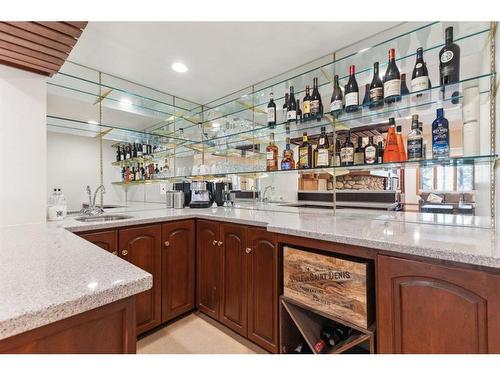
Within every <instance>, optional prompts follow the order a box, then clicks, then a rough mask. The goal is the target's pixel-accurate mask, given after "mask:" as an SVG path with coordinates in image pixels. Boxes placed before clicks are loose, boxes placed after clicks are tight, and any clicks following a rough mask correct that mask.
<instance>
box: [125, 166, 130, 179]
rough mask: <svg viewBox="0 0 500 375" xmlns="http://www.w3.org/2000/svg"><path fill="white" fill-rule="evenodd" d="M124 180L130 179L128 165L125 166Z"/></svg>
mask: <svg viewBox="0 0 500 375" xmlns="http://www.w3.org/2000/svg"><path fill="white" fill-rule="evenodd" d="M125 181H126V182H129V181H130V167H126V168H125Z"/></svg>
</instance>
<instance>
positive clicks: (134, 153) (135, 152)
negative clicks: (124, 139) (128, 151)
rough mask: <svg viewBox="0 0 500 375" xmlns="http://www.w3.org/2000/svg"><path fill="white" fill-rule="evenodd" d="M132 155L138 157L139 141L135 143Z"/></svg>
mask: <svg viewBox="0 0 500 375" xmlns="http://www.w3.org/2000/svg"><path fill="white" fill-rule="evenodd" d="M132 157H133V158H136V157H137V143H134V146H133V147H132Z"/></svg>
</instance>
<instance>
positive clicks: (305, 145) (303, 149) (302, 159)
mask: <svg viewBox="0 0 500 375" xmlns="http://www.w3.org/2000/svg"><path fill="white" fill-rule="evenodd" d="M299 168H312V146H311V144H310V143H309V142H308V141H307V132H304V134H303V135H302V144H301V145H300V146H299Z"/></svg>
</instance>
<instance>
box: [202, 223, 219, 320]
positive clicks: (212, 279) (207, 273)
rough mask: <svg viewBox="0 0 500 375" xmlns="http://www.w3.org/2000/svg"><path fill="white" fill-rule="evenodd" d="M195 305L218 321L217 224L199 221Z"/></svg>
mask: <svg viewBox="0 0 500 375" xmlns="http://www.w3.org/2000/svg"><path fill="white" fill-rule="evenodd" d="M196 229H197V232H196V242H197V245H196V246H197V249H196V250H197V251H196V269H197V275H196V276H197V277H196V279H197V284H196V286H197V288H196V293H197V295H196V305H197V307H198V309H199V310H200V311H201V312H203V313H205V314H207V315H208V316H210V317H212V318H214V319H219V299H220V289H221V274H220V268H221V246H220V245H219V242H221V240H220V236H219V234H220V233H219V230H220V228H219V224H218V223H216V222H213V221H206V220H199V221H198V222H197V225H196Z"/></svg>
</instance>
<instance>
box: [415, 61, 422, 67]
mask: <svg viewBox="0 0 500 375" xmlns="http://www.w3.org/2000/svg"><path fill="white" fill-rule="evenodd" d="M422 66H423V65H422V63H420V62H419V63H416V64H415V69H420V68H421V67H422Z"/></svg>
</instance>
